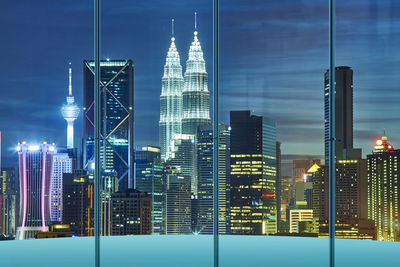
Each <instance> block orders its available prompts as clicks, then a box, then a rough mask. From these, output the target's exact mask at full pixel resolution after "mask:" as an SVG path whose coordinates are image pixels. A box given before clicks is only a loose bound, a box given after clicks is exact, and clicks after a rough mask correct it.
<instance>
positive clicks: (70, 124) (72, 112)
mask: <svg viewBox="0 0 400 267" xmlns="http://www.w3.org/2000/svg"><path fill="white" fill-rule="evenodd" d="M69 65H70V67H69V86H68V96H67V104H65V105H63V106H62V108H61V113H62V116H63V117H64V119H65V120H66V121H67V147H68V148H73V147H74V121H75V120H76V118H78V115H79V108H78V106H77V105H76V104H75V99H74V97H73V95H72V69H71V63H69Z"/></svg>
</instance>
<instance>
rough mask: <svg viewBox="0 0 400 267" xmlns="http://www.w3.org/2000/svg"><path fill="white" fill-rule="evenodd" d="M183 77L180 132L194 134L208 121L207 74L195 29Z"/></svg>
mask: <svg viewBox="0 0 400 267" xmlns="http://www.w3.org/2000/svg"><path fill="white" fill-rule="evenodd" d="M184 79H185V85H184V89H183V94H182V99H183V104H182V110H183V118H182V133H184V134H192V135H196V134H197V130H198V127H199V126H201V125H206V124H209V123H210V92H209V91H208V75H207V72H206V63H205V60H204V56H203V51H202V49H201V45H200V42H199V39H198V32H197V29H195V32H194V38H193V42H192V44H191V46H190V48H189V56H188V60H187V61H186V71H185V78H184Z"/></svg>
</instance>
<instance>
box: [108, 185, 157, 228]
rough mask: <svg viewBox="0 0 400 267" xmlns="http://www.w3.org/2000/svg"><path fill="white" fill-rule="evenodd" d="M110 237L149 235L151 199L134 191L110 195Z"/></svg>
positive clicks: (145, 194)
mask: <svg viewBox="0 0 400 267" xmlns="http://www.w3.org/2000/svg"><path fill="white" fill-rule="evenodd" d="M111 207H112V209H111V210H112V213H111V235H150V234H151V230H152V224H151V197H150V196H149V195H148V194H147V193H142V192H140V191H138V190H135V189H129V190H127V191H125V192H117V193H113V194H112V195H111Z"/></svg>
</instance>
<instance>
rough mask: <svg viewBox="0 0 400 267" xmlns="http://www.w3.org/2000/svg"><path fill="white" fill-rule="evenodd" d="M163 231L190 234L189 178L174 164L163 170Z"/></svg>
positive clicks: (170, 233) (169, 233)
mask: <svg viewBox="0 0 400 267" xmlns="http://www.w3.org/2000/svg"><path fill="white" fill-rule="evenodd" d="M165 180H166V194H165V232H166V234H167V235H178V234H192V228H191V219H192V211H191V193H190V191H191V190H190V187H191V186H190V178H189V177H188V176H186V175H183V174H182V171H181V170H180V169H179V168H178V167H175V166H168V165H167V167H166V170H165Z"/></svg>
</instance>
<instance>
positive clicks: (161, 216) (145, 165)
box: [135, 146, 165, 234]
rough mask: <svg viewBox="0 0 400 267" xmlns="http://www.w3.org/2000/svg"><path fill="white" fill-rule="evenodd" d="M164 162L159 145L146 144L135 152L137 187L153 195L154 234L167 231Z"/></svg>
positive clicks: (152, 216)
mask: <svg viewBox="0 0 400 267" xmlns="http://www.w3.org/2000/svg"><path fill="white" fill-rule="evenodd" d="M164 178H165V176H164V164H163V163H162V161H161V150H160V148H159V147H153V146H145V147H142V150H139V151H136V152H135V182H136V189H137V190H139V191H140V192H145V193H147V194H148V195H149V196H150V197H151V202H152V207H151V222H152V233H153V234H164V233H165V180H164Z"/></svg>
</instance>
